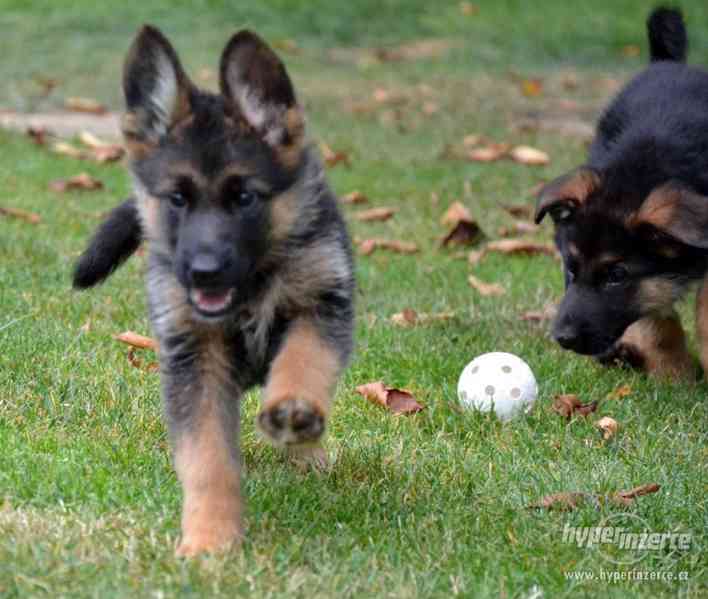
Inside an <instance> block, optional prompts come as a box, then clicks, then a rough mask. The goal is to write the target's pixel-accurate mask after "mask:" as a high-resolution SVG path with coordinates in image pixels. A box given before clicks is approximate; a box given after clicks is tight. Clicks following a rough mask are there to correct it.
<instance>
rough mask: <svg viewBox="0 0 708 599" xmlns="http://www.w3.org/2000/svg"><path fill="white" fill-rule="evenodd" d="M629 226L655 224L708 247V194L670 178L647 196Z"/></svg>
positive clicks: (687, 242) (687, 241)
mask: <svg viewBox="0 0 708 599" xmlns="http://www.w3.org/2000/svg"><path fill="white" fill-rule="evenodd" d="M629 225H630V226H631V227H632V228H635V229H637V230H640V229H642V228H646V227H653V228H654V229H656V230H658V231H659V232H660V233H662V234H663V235H668V236H669V237H671V238H673V239H675V240H677V241H680V242H681V243H683V244H685V245H689V246H692V247H696V248H701V249H708V196H703V195H700V194H698V193H695V192H694V191H691V190H690V189H687V188H686V187H684V186H683V185H682V184H681V183H680V182H678V181H669V182H668V183H665V184H664V185H661V186H660V187H657V188H656V189H654V191H652V192H651V193H650V194H649V196H647V199H646V200H644V202H643V203H642V205H641V207H640V208H639V211H638V212H637V213H636V214H635V215H634V216H632V217H631V218H630V222H629Z"/></svg>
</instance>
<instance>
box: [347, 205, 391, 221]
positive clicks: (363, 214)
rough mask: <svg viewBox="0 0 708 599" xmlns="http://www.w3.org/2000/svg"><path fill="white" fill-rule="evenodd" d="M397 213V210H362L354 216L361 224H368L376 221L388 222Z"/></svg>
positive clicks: (382, 208)
mask: <svg viewBox="0 0 708 599" xmlns="http://www.w3.org/2000/svg"><path fill="white" fill-rule="evenodd" d="M395 213H396V209H395V208H384V207H380V208H369V209H368V210H360V211H359V212H357V213H355V214H354V218H355V219H356V220H358V221H359V222H363V223H368V222H374V221H386V220H388V219H389V218H391V217H392V216H393V215H394V214H395Z"/></svg>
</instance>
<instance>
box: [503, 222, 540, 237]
mask: <svg viewBox="0 0 708 599" xmlns="http://www.w3.org/2000/svg"><path fill="white" fill-rule="evenodd" d="M539 229H540V227H539V226H538V225H534V224H533V223H529V222H527V221H525V220H517V221H516V222H514V223H513V224H512V225H511V226H509V227H499V235H500V236H501V237H513V236H515V235H533V234H534V233H538V230H539Z"/></svg>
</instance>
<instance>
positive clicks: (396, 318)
mask: <svg viewBox="0 0 708 599" xmlns="http://www.w3.org/2000/svg"><path fill="white" fill-rule="evenodd" d="M454 317H455V313H454V312H437V313H431V314H426V313H425V312H420V313H418V312H416V311H415V310H413V308H405V309H404V310H403V311H402V312H398V313H396V314H394V315H393V316H391V322H392V323H393V324H395V325H396V326H399V327H403V328H408V327H414V326H417V325H424V324H429V323H431V322H445V321H448V320H451V319H452V318H454Z"/></svg>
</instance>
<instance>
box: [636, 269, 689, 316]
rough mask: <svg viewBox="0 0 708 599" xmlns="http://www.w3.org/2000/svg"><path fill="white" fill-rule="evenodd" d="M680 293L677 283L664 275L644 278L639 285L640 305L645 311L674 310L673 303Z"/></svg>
mask: <svg viewBox="0 0 708 599" xmlns="http://www.w3.org/2000/svg"><path fill="white" fill-rule="evenodd" d="M678 293H679V290H678V289H677V288H676V285H675V284H674V283H673V282H671V281H670V280H667V279H666V278H664V277H652V278H648V279H644V280H643V281H642V282H641V283H640V285H639V292H638V300H639V305H640V306H641V307H642V312H644V313H649V312H656V313H658V314H662V313H667V312H673V303H674V302H675V301H676V299H677V297H678Z"/></svg>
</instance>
